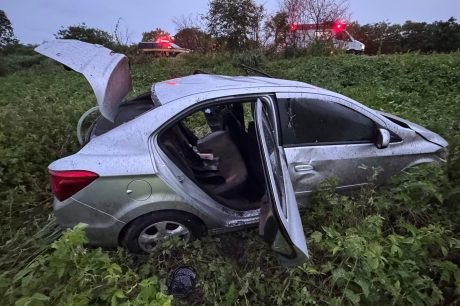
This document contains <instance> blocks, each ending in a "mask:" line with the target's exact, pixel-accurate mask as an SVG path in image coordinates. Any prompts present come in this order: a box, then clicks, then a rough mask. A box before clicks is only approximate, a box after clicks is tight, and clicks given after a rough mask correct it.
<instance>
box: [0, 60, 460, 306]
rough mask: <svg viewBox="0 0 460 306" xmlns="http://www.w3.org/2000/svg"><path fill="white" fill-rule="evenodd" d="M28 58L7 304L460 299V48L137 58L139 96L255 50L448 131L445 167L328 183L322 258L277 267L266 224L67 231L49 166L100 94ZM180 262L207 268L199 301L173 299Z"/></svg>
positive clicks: (314, 222)
mask: <svg viewBox="0 0 460 306" xmlns="http://www.w3.org/2000/svg"><path fill="white" fill-rule="evenodd" d="M0 60H1V59H0ZM27 60H28V62H27V63H26V64H24V65H19V66H20V67H21V69H20V70H18V71H16V72H14V73H10V74H8V75H6V76H3V77H0V106H1V111H0V184H1V185H0V201H1V202H0V213H1V216H2V217H1V223H0V304H1V305H10V304H16V305H53V304H56V305H58V304H59V305H61V304H63V305H87V304H100V305H105V304H112V305H121V304H126V305H168V304H169V303H172V304H178V305H181V304H184V305H187V304H189V305H190V304H191V305H203V304H206V305H233V304H241V305H305V304H333V305H341V304H377V305H390V304H394V305H408V304H415V305H424V304H426V305H438V304H456V303H458V302H459V301H460V299H459V296H460V269H459V267H458V265H459V264H460V240H459V231H460V222H459V221H460V208H459V204H460V146H459V145H460V53H452V54H433V55H419V54H404V55H391V56H375V57H367V56H345V55H340V56H334V57H316V58H298V59H272V60H269V59H264V58H259V57H254V58H251V57H250V55H242V56H240V57H237V58H236V59H233V58H231V57H229V56H223V55H218V56H206V57H198V56H194V57H188V58H183V59H173V60H166V59H162V60H156V61H152V62H149V63H135V61H134V64H133V65H132V76H133V85H134V90H133V92H132V94H131V95H136V94H140V93H143V92H146V91H148V90H149V87H150V84H151V83H152V82H155V81H161V80H165V79H168V78H172V77H177V76H183V75H187V74H190V73H192V72H193V71H194V70H196V69H202V70H206V71H209V72H213V73H222V74H232V75H235V74H241V73H242V72H241V71H240V70H238V69H237V68H235V66H234V65H233V64H234V63H235V62H245V63H247V62H251V61H254V60H256V62H257V64H259V65H260V67H261V69H263V70H264V71H265V72H267V73H269V74H271V75H274V76H276V77H280V78H286V79H293V80H299V81H304V82H307V83H311V84H314V85H317V86H321V87H325V88H327V89H331V90H333V91H337V92H340V93H342V94H344V95H347V96H350V97H351V98H354V99H356V100H358V101H360V102H362V103H364V104H366V105H368V106H370V107H373V108H376V109H380V110H384V111H386V112H390V113H394V114H396V115H399V116H401V117H404V118H407V119H409V120H411V121H414V122H416V123H419V124H421V125H423V126H425V127H427V128H429V129H431V130H434V131H436V132H438V133H439V134H440V135H442V136H443V137H445V138H446V139H447V140H448V141H449V143H450V146H449V149H450V150H449V151H450V155H449V162H448V164H447V165H446V166H443V167H435V166H430V165H428V166H420V167H417V168H415V169H412V170H411V171H408V172H404V173H402V174H401V175H399V176H397V177H395V178H394V179H393V180H392V181H391V182H389V184H387V185H385V186H383V187H379V188H374V187H369V188H366V189H364V190H362V192H361V193H360V194H358V195H355V196H354V197H353V198H351V197H345V196H342V195H338V194H335V193H334V192H333V191H332V190H333V185H334V182H333V181H329V182H325V183H324V186H323V187H324V188H323V189H322V190H321V191H318V192H317V193H316V194H315V196H314V199H313V200H312V202H311V204H310V205H309V208H308V209H307V210H306V211H303V212H302V215H303V222H304V229H305V234H306V237H307V240H308V242H309V249H310V255H311V258H310V260H309V261H308V262H307V263H306V264H304V265H303V266H301V267H296V268H290V269H287V268H283V267H281V266H279V264H278V262H277V261H276V259H275V258H274V257H273V256H272V255H271V253H270V251H269V249H268V247H267V246H266V245H265V244H264V243H263V242H262V241H261V240H260V239H259V237H258V235H257V230H256V229H248V230H245V231H241V232H237V233H232V234H227V235H220V236H214V237H206V238H203V239H201V240H197V241H194V242H191V243H189V244H186V245H183V244H181V243H180V242H178V241H171V242H169V243H168V245H167V246H166V247H165V249H164V250H163V251H162V252H161V253H158V254H153V255H151V256H132V255H129V254H126V253H125V252H124V251H123V250H121V249H119V250H101V249H88V248H85V247H83V246H82V245H83V242H84V234H83V230H82V229H81V228H76V229H74V230H73V231H66V232H65V233H64V235H62V233H61V231H60V230H59V228H58V227H57V226H56V224H55V221H54V218H53V216H52V207H51V202H52V198H51V195H50V194H51V192H50V188H49V181H48V174H47V170H46V167H47V165H48V164H49V163H50V162H51V161H53V160H55V159H57V158H59V157H62V156H65V155H68V154H72V153H73V152H75V151H77V150H78V147H79V146H78V143H77V139H76V136H75V127H76V122H77V120H78V118H79V116H80V115H81V114H82V113H83V112H84V111H85V110H87V109H88V108H90V107H91V106H93V105H94V104H95V100H94V97H93V95H92V92H91V89H90V87H89V85H88V84H87V83H86V81H85V79H84V78H83V77H82V76H80V75H78V74H76V73H73V72H69V71H66V70H64V69H63V68H62V66H59V65H56V64H54V63H52V62H50V61H48V60H44V59H40V58H33V60H30V59H26V60H24V61H27ZM8 61H9V62H8V63H10V64H11V63H14V62H15V61H18V62H21V61H22V59H21V58H19V59H17V58H16V59H15V58H10V59H8ZM8 63H7V64H8ZM11 65H12V64H11ZM19 66H18V67H19ZM29 66H30V67H29ZM56 239H57V240H56ZM53 241H54V242H53ZM180 265H189V266H192V267H194V269H196V271H197V272H198V280H199V282H198V286H197V288H196V289H195V291H194V292H193V294H192V295H191V296H190V297H188V298H187V299H184V300H174V299H173V300H171V298H170V297H168V296H166V295H165V294H164V293H163V292H164V289H165V283H166V280H167V277H168V273H169V272H170V271H172V270H173V269H174V268H175V267H177V266H180Z"/></svg>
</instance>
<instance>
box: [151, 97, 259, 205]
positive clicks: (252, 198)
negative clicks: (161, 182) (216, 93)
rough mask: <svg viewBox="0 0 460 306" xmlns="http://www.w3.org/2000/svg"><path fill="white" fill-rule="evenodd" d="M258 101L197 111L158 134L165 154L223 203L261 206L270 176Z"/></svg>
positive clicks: (235, 103)
mask: <svg viewBox="0 0 460 306" xmlns="http://www.w3.org/2000/svg"><path fill="white" fill-rule="evenodd" d="M254 104H255V101H249V102H246V101H244V102H240V101H238V102H232V103H227V104H221V105H217V106H213V107H207V108H203V109H200V110H198V111H195V112H194V113H192V114H191V115H189V116H187V117H186V118H183V119H182V120H180V121H179V122H177V123H175V124H174V125H173V126H171V127H169V128H167V129H166V130H165V131H164V132H162V133H161V134H160V136H159V144H160V147H161V148H162V149H163V151H164V152H165V153H166V155H167V156H168V157H169V158H170V159H171V160H172V161H173V162H174V163H175V164H176V165H177V166H178V167H179V168H180V169H181V170H182V171H183V172H184V173H185V174H186V175H187V176H188V177H189V178H191V179H192V180H193V181H194V182H195V183H196V184H197V185H198V186H199V187H200V188H202V189H203V190H204V191H205V192H207V193H208V194H209V195H210V196H212V197H213V198H214V199H216V200H217V201H218V202H219V203H221V204H223V205H225V206H227V207H229V208H231V209H234V210H239V211H244V210H252V209H257V208H259V207H260V202H261V200H262V197H263V195H264V194H265V189H266V187H265V178H264V172H263V165H262V161H261V157H260V153H259V147H258V141H257V136H256V131H255V124H254V119H253V116H252V114H253V113H254V112H253V109H254Z"/></svg>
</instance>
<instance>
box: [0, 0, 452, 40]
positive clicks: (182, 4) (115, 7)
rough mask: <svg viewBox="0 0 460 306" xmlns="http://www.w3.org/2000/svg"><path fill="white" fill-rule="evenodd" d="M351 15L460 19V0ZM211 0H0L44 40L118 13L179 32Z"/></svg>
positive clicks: (364, 8)
mask: <svg viewBox="0 0 460 306" xmlns="http://www.w3.org/2000/svg"><path fill="white" fill-rule="evenodd" d="M279 1H280V0H256V2H258V3H260V4H264V5H265V7H266V9H267V10H268V11H269V12H275V11H277V10H278V8H279ZM349 3H350V9H351V12H352V19H353V20H357V21H358V22H359V23H362V24H363V23H373V22H378V21H389V22H393V23H403V22H404V21H406V20H412V21H427V22H432V21H435V20H447V19H448V18H450V17H455V18H456V19H457V20H459V19H460V0H380V1H377V0H349ZM207 5H208V0H193V1H192V0H167V1H158V0H132V1H126V0H125V1H121V0H0V9H1V10H4V11H5V12H6V14H7V16H8V18H9V19H10V20H11V23H12V24H13V27H14V31H15V34H16V36H17V37H18V38H19V40H20V41H21V42H22V43H41V42H43V41H45V40H51V39H53V34H54V33H56V32H57V31H58V30H59V29H60V27H61V26H69V25H75V24H79V23H81V22H85V23H86V24H87V25H88V26H90V27H96V28H100V29H103V30H105V31H107V32H109V33H113V31H114V28H115V24H116V22H117V20H118V18H120V17H121V18H122V22H121V26H122V28H123V29H125V28H127V29H128V30H129V32H130V33H131V41H132V42H138V41H140V39H141V35H142V32H144V31H148V30H152V29H155V28H157V27H160V28H163V29H165V30H167V31H168V32H170V33H171V34H174V33H175V25H174V23H173V21H172V20H173V18H174V17H179V16H190V15H193V16H198V15H200V14H204V13H206V10H207Z"/></svg>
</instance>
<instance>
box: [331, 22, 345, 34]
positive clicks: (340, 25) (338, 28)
mask: <svg viewBox="0 0 460 306" xmlns="http://www.w3.org/2000/svg"><path fill="white" fill-rule="evenodd" d="M346 27H347V25H346V23H344V22H343V21H340V20H337V21H334V22H333V23H332V27H331V29H332V31H334V32H336V33H340V32H342V31H344V30H345V28H346Z"/></svg>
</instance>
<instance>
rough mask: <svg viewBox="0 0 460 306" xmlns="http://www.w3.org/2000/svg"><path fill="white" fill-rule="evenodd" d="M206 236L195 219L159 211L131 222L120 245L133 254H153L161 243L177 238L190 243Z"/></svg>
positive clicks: (180, 213) (186, 215)
mask: <svg viewBox="0 0 460 306" xmlns="http://www.w3.org/2000/svg"><path fill="white" fill-rule="evenodd" d="M205 234H206V228H205V226H204V224H203V223H202V222H201V220H200V219H198V218H197V217H195V216H193V215H191V214H187V213H183V212H177V211H159V212H153V213H150V214H146V215H143V216H141V217H138V218H137V219H135V220H133V221H131V222H130V223H129V224H128V225H127V226H126V228H125V230H124V232H123V234H122V237H121V239H120V243H121V245H122V246H123V247H125V248H126V249H128V251H129V252H131V253H135V254H146V253H153V252H155V251H156V250H158V249H159V248H160V247H161V241H163V240H164V239H166V238H169V237H171V236H179V237H180V238H183V239H184V240H186V241H190V240H193V239H196V238H199V237H201V236H204V235H205Z"/></svg>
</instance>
